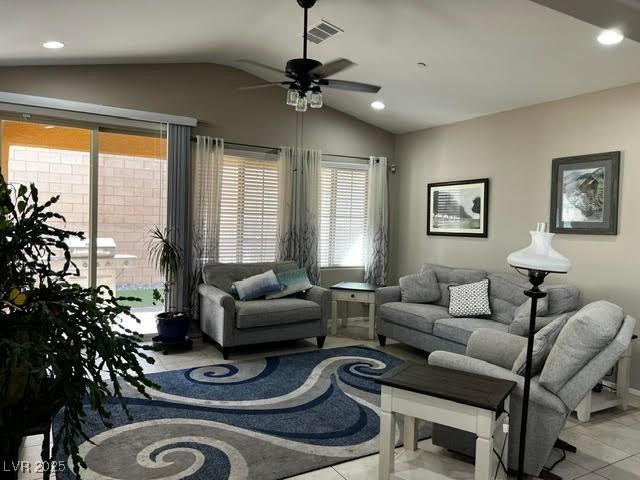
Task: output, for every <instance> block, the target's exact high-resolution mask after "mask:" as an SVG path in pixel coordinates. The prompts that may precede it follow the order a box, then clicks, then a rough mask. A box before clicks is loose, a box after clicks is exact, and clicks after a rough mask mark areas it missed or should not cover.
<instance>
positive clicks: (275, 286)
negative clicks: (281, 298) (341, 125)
mask: <svg viewBox="0 0 640 480" xmlns="http://www.w3.org/2000/svg"><path fill="white" fill-rule="evenodd" d="M232 287H233V288H234V289H235V291H236V293H237V294H238V298H239V299H240V300H255V299H256V298H260V297H264V296H265V295H267V294H269V293H273V292H279V291H280V290H282V286H281V285H280V282H279V281H278V278H277V277H276V274H275V273H273V270H269V271H268V272H264V273H260V274H258V275H254V276H252V277H249V278H245V279H244V280H240V281H238V282H233V285H232Z"/></svg>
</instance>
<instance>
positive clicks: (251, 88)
mask: <svg viewBox="0 0 640 480" xmlns="http://www.w3.org/2000/svg"><path fill="white" fill-rule="evenodd" d="M289 84H291V82H269V83H261V84H259V85H249V86H248V87H238V88H237V89H236V90H257V89H259V88H268V87H277V86H278V85H289Z"/></svg>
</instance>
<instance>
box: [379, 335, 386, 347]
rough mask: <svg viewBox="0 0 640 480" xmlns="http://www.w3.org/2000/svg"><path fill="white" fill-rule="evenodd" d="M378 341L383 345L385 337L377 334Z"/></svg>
mask: <svg viewBox="0 0 640 480" xmlns="http://www.w3.org/2000/svg"><path fill="white" fill-rule="evenodd" d="M378 342H379V343H380V346H381V347H384V346H385V345H386V344H387V337H385V336H384V335H380V334H378Z"/></svg>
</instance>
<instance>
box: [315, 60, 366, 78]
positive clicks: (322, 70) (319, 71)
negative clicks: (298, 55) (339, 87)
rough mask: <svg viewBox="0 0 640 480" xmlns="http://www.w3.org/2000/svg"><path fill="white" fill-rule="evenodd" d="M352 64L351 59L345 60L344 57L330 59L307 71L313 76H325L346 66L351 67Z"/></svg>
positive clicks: (344, 68)
mask: <svg viewBox="0 0 640 480" xmlns="http://www.w3.org/2000/svg"><path fill="white" fill-rule="evenodd" d="M354 65H355V63H353V62H352V61H351V60H347V59H346V58H337V59H336V60H332V61H330V62H328V63H325V64H324V65H320V66H318V67H316V68H313V69H311V70H310V71H309V75H310V76H311V77H314V78H327V77H330V76H332V75H335V74H336V73H339V72H341V71H343V70H346V69H347V68H350V67H353V66H354Z"/></svg>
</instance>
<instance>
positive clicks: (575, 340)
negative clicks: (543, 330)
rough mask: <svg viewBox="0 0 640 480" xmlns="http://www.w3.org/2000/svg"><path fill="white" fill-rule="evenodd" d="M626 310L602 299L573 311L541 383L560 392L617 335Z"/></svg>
mask: <svg viewBox="0 0 640 480" xmlns="http://www.w3.org/2000/svg"><path fill="white" fill-rule="evenodd" d="M623 320H624V313H623V311H622V308H620V307H619V306H617V305H614V304H613V303H610V302H606V301H604V300H600V301H597V302H593V303H590V304H589V305H587V306H585V307H584V308H582V309H581V310H580V311H579V312H578V313H576V314H574V315H573V316H572V317H571V318H570V319H569V320H568V321H567V324H566V325H565V327H564V328H563V329H562V331H561V332H560V335H559V336H558V340H557V341H556V344H555V345H554V347H553V348H552V349H551V353H549V356H548V358H547V363H546V364H545V366H544V368H543V369H542V373H541V374H540V385H542V386H543V387H545V388H546V389H547V390H550V391H552V392H553V393H556V394H557V393H558V392H559V391H560V389H561V388H562V387H563V386H564V384H565V383H566V382H567V381H568V380H569V379H570V378H572V377H573V376H574V375H575V374H576V373H578V371H579V370H580V369H582V368H583V367H584V366H585V365H586V364H587V363H588V362H589V361H590V360H591V359H592V358H593V357H595V356H596V355H597V354H598V353H599V352H600V351H601V350H602V349H604V348H605V347H606V346H607V345H609V344H610V343H611V341H612V340H613V339H614V338H615V337H616V335H617V334H618V331H619V330H620V327H621V326H622V321H623Z"/></svg>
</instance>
